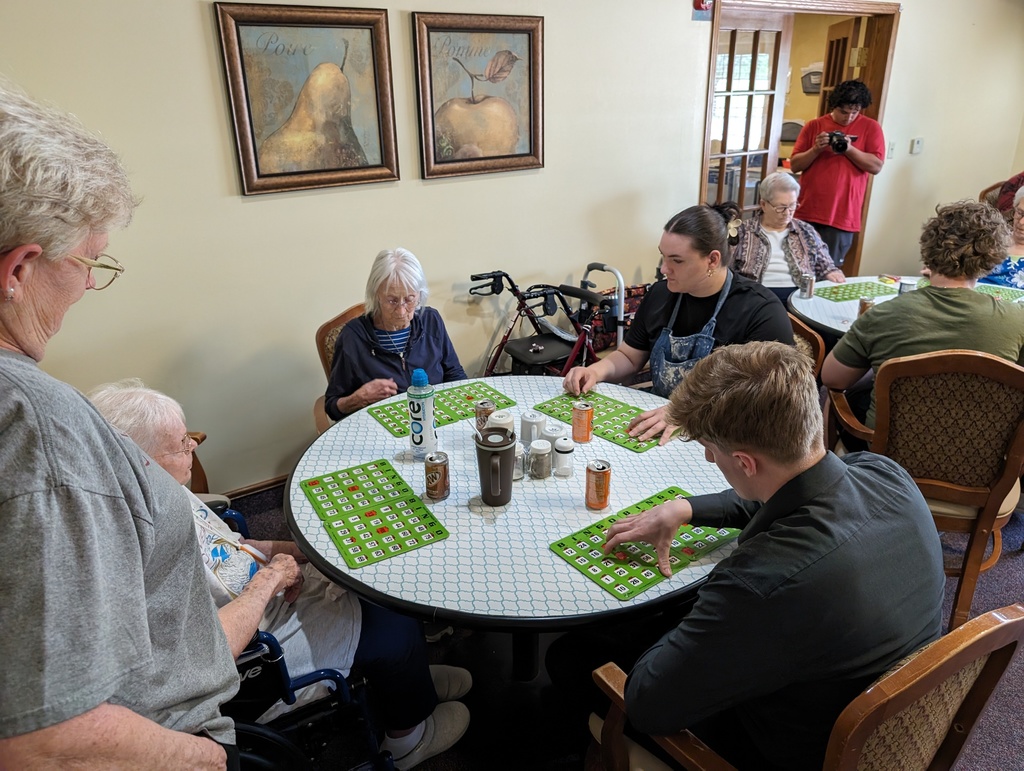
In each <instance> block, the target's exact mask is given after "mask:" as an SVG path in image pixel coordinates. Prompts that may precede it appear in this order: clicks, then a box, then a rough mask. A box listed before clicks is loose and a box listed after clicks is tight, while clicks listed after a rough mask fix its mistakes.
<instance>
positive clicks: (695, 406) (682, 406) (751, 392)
mask: <svg viewBox="0 0 1024 771" xmlns="http://www.w3.org/2000/svg"><path fill="white" fill-rule="evenodd" d="M811 364H812V362H811V361H810V359H808V357H807V356H806V355H804V354H802V353H800V352H799V351H798V350H796V349H795V348H794V347H793V346H791V345H785V344H783V343H777V342H753V343H746V344H744V345H727V346H725V347H724V348H719V349H718V350H716V351H713V352H712V353H711V354H710V355H708V356H706V357H705V358H703V359H701V360H700V361H699V362H697V365H696V366H695V367H694V368H693V370H691V371H690V373H689V374H688V375H687V376H686V377H685V378H683V381H682V382H681V383H680V384H679V386H677V387H676V389H675V391H673V392H672V396H671V397H670V399H669V405H668V413H667V416H666V417H667V419H668V422H669V423H671V424H672V425H676V426H679V427H680V431H681V433H682V435H683V437H684V438H685V439H687V440H692V441H704V442H708V443H710V444H713V445H715V446H716V447H720V448H721V449H723V450H725V451H728V452H731V451H734V450H753V451H756V452H761V453H763V454H765V455H767V456H769V457H771V458H773V459H775V460H776V461H778V462H780V463H795V462H797V461H799V460H801V459H803V458H805V457H807V456H808V455H809V454H811V453H812V452H813V451H814V450H815V448H816V447H821V446H822V414H821V405H820V403H819V401H818V387H817V383H815V380H814V372H813V370H812V368H811Z"/></svg>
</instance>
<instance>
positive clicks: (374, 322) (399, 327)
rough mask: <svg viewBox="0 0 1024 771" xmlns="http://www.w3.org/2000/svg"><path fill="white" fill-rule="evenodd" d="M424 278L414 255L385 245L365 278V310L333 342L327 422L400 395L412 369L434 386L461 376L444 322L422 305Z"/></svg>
mask: <svg viewBox="0 0 1024 771" xmlns="http://www.w3.org/2000/svg"><path fill="white" fill-rule="evenodd" d="M426 299H427V279H426V276H424V275H423V267H422V266H421V265H420V261H419V260H417V259H416V255H414V254H413V253H412V252H410V251H408V250H407V249H385V250H384V251H382V252H381V253H380V254H378V255H377V258H376V259H375V260H374V261H373V266H372V267H371V268H370V277H369V279H367V281H366V301H365V302H366V314H365V315H364V316H360V317H359V318H358V319H355V320H354V321H351V322H349V323H348V324H346V325H345V327H344V328H343V329H342V330H341V334H340V335H338V340H337V342H336V343H335V344H334V361H333V363H332V364H331V378H330V382H329V383H328V384H327V394H326V396H325V398H324V408H325V410H326V411H327V414H328V415H329V416H330V417H331V419H332V420H341V419H342V418H344V417H345V416H346V415H351V414H352V413H353V412H356V411H358V410H361V409H362V408H363V407H366V406H368V405H371V404H374V403H375V402H379V401H380V400H381V399H387V398H388V397H389V396H394V395H395V394H398V393H403V392H404V391H405V390H406V389H407V388H408V387H409V384H410V382H411V381H412V371H413V370H414V369H423V370H425V371H426V373H427V376H428V377H429V379H430V382H431V383H433V384H437V383H446V382H449V381H451V380H464V379H465V377H466V373H465V371H464V370H463V369H462V365H461V364H459V357H458V355H456V353H455V348H454V347H453V346H452V341H451V339H450V338H449V337H448V330H446V329H445V327H444V322H443V321H442V320H441V314H439V313H438V312H437V311H436V310H434V309H433V308H428V307H426V306H424V303H425V302H426Z"/></svg>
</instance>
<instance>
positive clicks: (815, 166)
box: [793, 115, 885, 233]
mask: <svg viewBox="0 0 1024 771" xmlns="http://www.w3.org/2000/svg"><path fill="white" fill-rule="evenodd" d="M822 131H826V132H828V131H842V132H843V133H844V134H850V135H852V136H855V137H857V139H855V140H854V141H853V142H852V143H851V144H852V145H853V146H854V147H856V148H857V149H858V150H862V151H863V152H865V153H871V154H872V155H875V156H877V157H878V158H880V159H884V158H885V137H884V136H883V135H882V127H881V126H879V125H878V121H876V120H873V119H872V118H869V117H867V116H866V115H858V116H857V118H856V119H855V120H854V121H853V123H851V124H850V125H849V126H840V125H839V124H838V123H836V122H835V121H834V120H832V116H831V115H822V116H821V117H820V118H815V119H814V120H812V121H810V122H808V123H807V124H806V125H805V126H804V127H803V129H801V131H800V136H798V137H797V139H796V144H795V145H793V155H796V154H797V153H803V152H806V151H807V150H810V149H811V147H812V146H813V145H814V138H815V137H816V136H818V134H820V133H821V132H822ZM868 176H869V175H868V173H867V172H866V171H864V170H862V169H860V168H858V167H857V166H856V165H855V164H854V163H853V161H851V160H850V159H849V158H847V157H846V156H844V155H842V154H841V153H835V152H832V150H831V148H826V149H824V150H822V152H821V155H819V156H818V157H817V158H815V159H814V163H812V164H811V165H810V166H808V167H807V168H806V169H804V172H803V173H802V174H801V175H800V200H799V201H798V205H797V209H796V215H795V216H796V218H797V219H798V220H803V221H804V222H815V223H817V224H819V225H830V226H832V227H834V228H838V229H839V230H848V231H850V232H853V233H857V232H859V231H860V212H861V207H862V206H863V204H864V191H865V190H866V189H867V186H868Z"/></svg>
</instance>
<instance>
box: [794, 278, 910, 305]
mask: <svg viewBox="0 0 1024 771" xmlns="http://www.w3.org/2000/svg"><path fill="white" fill-rule="evenodd" d="M898 291H899V290H898V289H897V288H896V287H895V286H893V285H891V284H881V283H879V282H877V281H858V282H857V283H848V284H836V285H835V286H823V287H821V289H818V288H815V290H814V296H815V297H824V298H825V299H826V300H831V301H832V302H837V303H842V302H848V301H849V300H859V299H860V298H861V297H883V296H885V295H887V294H896V293H897V292H898Z"/></svg>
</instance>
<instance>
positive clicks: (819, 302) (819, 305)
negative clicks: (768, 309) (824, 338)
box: [789, 276, 917, 336]
mask: <svg viewBox="0 0 1024 771" xmlns="http://www.w3.org/2000/svg"><path fill="white" fill-rule="evenodd" d="M913 278H917V276H914V277H913ZM863 282H876V283H877V282H878V276H851V277H850V278H848V279H846V283H847V284H859V283H863ZM830 286H839V284H835V283H833V282H832V281H818V282H816V283H815V285H814V292H815V296H814V297H811V298H810V299H808V300H801V299H800V292H799V291H796V292H793V294H791V295H790V296H789V307H790V310H792V311H793V313H794V314H796V315H797V316H799V317H800V318H801V319H803V320H804V321H806V322H807V323H808V324H810V325H811V326H813V327H815V328H817V329H824V330H825V331H826V332H831V333H832V334H834V335H839V336H842V335H845V334H846V330H848V329H849V328H850V325H851V324H852V323H853V322H854V321H855V320H856V318H857V312H858V310H860V298H856V299H853V300H847V301H845V302H834V301H832V300H828V299H825V298H824V297H819V296H818V295H817V293H818V291H819V290H821V289H824V288H825V287H830ZM893 288H894V289H895V288H896V287H893ZM894 297H896V294H891V295H882V296H879V297H876V298H874V299H875V302H876V303H882V302H886V301H888V300H891V299H892V298H894Z"/></svg>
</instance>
